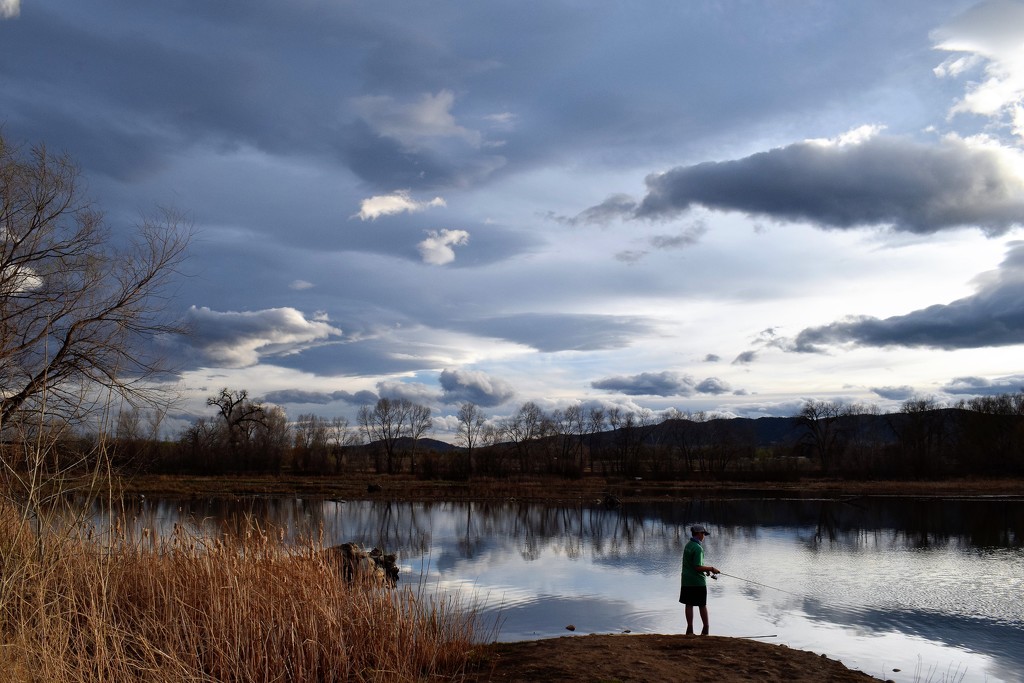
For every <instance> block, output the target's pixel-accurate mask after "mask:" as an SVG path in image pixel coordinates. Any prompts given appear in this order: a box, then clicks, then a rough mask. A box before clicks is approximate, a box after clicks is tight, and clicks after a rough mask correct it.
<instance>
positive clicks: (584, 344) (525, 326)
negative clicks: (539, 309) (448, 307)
mask: <svg viewBox="0 0 1024 683" xmlns="http://www.w3.org/2000/svg"><path fill="white" fill-rule="evenodd" d="M460 327H461V328H462V329H465V330H467V331H471V332H473V333H475V334H479V335H484V336H487V337H497V338H499V339H505V340H507V341H511V342H516V343H519V344H524V345H526V346H530V347H532V348H535V349H537V350H538V351H546V352H555V351H596V350H598V349H619V348H623V347H626V346H629V345H630V343H631V342H632V341H633V340H634V339H636V338H638V337H642V336H645V335H647V334H650V332H651V330H652V326H651V323H650V322H648V321H647V320H646V319H644V318H637V317H630V316H614V315H591V314H558V313H523V314H520V315H511V316H505V317H501V318H485V319H483V320H479V321H474V322H469V323H462V324H460Z"/></svg>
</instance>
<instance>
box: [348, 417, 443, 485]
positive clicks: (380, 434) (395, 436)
mask: <svg viewBox="0 0 1024 683" xmlns="http://www.w3.org/2000/svg"><path fill="white" fill-rule="evenodd" d="M358 419H359V426H360V427H361V428H362V429H363V432H364V433H365V434H366V440H367V441H369V442H370V443H376V444H377V445H378V446H379V447H380V448H382V449H383V451H384V457H385V467H386V469H387V472H388V473H389V474H391V473H393V472H395V471H396V469H401V465H402V463H401V458H402V454H401V452H400V450H399V445H400V441H401V439H403V438H409V439H412V440H413V444H414V446H413V457H414V458H415V443H416V442H417V441H418V440H419V439H420V437H422V436H423V434H424V433H426V431H427V430H428V429H429V428H430V408H429V407H427V406H421V405H419V404H417V403H413V402H412V401H410V400H409V399H406V398H399V399H392V398H381V399H378V400H377V403H376V404H375V405H374V406H373V407H372V408H371V407H370V406H368V405H365V406H362V407H361V408H360V409H359V418H358ZM413 466H414V467H415V462H414V463H413Z"/></svg>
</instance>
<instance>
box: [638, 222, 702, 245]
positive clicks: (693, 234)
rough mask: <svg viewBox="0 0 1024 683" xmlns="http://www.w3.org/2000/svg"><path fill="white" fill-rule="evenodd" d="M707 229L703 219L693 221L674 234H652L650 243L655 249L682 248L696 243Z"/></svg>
mask: <svg viewBox="0 0 1024 683" xmlns="http://www.w3.org/2000/svg"><path fill="white" fill-rule="evenodd" d="M707 231H708V227H707V225H705V223H704V222H703V221H695V222H694V224H693V225H691V226H690V227H688V228H686V229H684V230H682V231H680V232H678V233H676V234H674V235H653V236H652V237H651V238H650V243H651V246H652V247H654V248H655V249H684V248H686V247H692V246H693V245H695V244H697V243H698V242H699V241H700V238H701V237H703V236H704V234H705V233H706V232H707Z"/></svg>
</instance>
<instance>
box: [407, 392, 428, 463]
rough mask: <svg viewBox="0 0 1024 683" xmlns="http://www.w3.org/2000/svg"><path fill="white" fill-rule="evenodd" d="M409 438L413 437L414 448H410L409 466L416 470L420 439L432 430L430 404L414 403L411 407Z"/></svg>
mask: <svg viewBox="0 0 1024 683" xmlns="http://www.w3.org/2000/svg"><path fill="white" fill-rule="evenodd" d="M408 420H409V438H410V439H412V448H411V449H410V450H409V467H410V469H411V471H413V472H415V471H416V449H417V447H418V446H419V443H420V439H422V438H423V436H424V435H425V434H427V433H428V432H429V431H430V428H431V427H432V426H433V420H431V417H430V406H425V405H421V404H419V403H413V404H412V405H411V406H410V407H409V417H408Z"/></svg>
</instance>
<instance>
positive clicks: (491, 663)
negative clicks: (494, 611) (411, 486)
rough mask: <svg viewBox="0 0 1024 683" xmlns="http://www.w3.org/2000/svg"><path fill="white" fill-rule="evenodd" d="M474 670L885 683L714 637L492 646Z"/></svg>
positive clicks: (488, 681) (475, 679) (509, 681)
mask: <svg viewBox="0 0 1024 683" xmlns="http://www.w3.org/2000/svg"><path fill="white" fill-rule="evenodd" d="M474 667H475V668H474V669H473V670H472V671H470V672H469V673H468V674H467V677H466V679H465V682H466V683H535V682H536V681H559V682H560V683H613V682H619V683H627V682H633V681H681V680H708V681H715V682H716V683H740V682H744V681H746V682H749V681H759V682H762V683H763V682H774V681H777V682H779V683H781V682H783V681H785V682H786V683H821V682H822V681H831V682H832V683H878V681H880V680H883V679H879V678H875V677H872V676H869V675H868V674H867V673H864V672H860V671H854V670H851V669H849V668H847V667H846V666H845V665H844V664H843V663H842V662H839V661H837V660H834V659H829V658H827V657H825V656H824V655H817V654H814V653H813V652H807V651H804V650H793V649H791V648H788V647H786V646H785V645H771V644H769V643H766V642H760V641H756V640H747V639H743V638H722V637H715V636H681V635H589V636H570V637H562V638H548V639H544V640H530V641H522V642H517V643H493V644H491V645H488V646H486V647H483V648H481V649H480V652H479V653H478V655H477V657H476V661H475V664H474ZM879 673H881V672H879Z"/></svg>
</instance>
